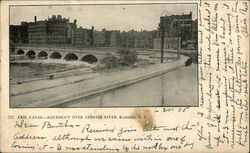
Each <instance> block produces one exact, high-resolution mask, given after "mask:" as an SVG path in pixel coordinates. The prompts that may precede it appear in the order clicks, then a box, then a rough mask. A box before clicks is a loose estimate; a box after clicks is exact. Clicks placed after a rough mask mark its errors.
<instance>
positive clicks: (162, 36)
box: [160, 24, 165, 63]
mask: <svg viewBox="0 0 250 153" xmlns="http://www.w3.org/2000/svg"><path fill="white" fill-rule="evenodd" d="M160 31H161V63H163V57H164V33H165V27H164V26H163V24H161V30H160Z"/></svg>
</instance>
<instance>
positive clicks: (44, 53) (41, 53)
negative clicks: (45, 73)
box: [37, 51, 48, 58]
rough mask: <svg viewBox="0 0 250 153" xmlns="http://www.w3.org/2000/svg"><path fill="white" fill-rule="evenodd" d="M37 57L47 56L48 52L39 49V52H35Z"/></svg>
mask: <svg viewBox="0 0 250 153" xmlns="http://www.w3.org/2000/svg"><path fill="white" fill-rule="evenodd" d="M37 57H38V58H48V53H47V52H45V51H40V52H39V53H38V54H37Z"/></svg>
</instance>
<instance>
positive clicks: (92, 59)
mask: <svg viewBox="0 0 250 153" xmlns="http://www.w3.org/2000/svg"><path fill="white" fill-rule="evenodd" d="M81 61H84V62H87V63H89V64H93V63H97V62H98V58H97V57H96V56H94V55H91V54H89V55H85V56H83V57H82V59H81Z"/></svg>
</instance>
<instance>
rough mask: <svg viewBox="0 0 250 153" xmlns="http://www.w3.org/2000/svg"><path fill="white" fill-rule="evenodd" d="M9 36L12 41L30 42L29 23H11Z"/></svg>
mask: <svg viewBox="0 0 250 153" xmlns="http://www.w3.org/2000/svg"><path fill="white" fill-rule="evenodd" d="M9 30H10V32H9V37H10V40H11V41H12V43H28V23H27V22H21V25H10V29H9Z"/></svg>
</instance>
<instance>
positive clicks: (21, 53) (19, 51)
mask: <svg viewBox="0 0 250 153" xmlns="http://www.w3.org/2000/svg"><path fill="white" fill-rule="evenodd" d="M24 53H25V52H24V51H23V50H22V49H18V50H17V52H16V54H17V55H23V54H24Z"/></svg>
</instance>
